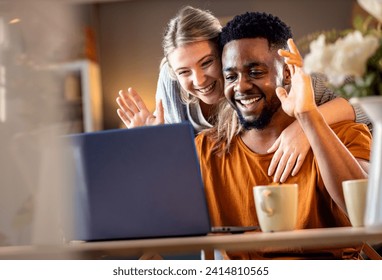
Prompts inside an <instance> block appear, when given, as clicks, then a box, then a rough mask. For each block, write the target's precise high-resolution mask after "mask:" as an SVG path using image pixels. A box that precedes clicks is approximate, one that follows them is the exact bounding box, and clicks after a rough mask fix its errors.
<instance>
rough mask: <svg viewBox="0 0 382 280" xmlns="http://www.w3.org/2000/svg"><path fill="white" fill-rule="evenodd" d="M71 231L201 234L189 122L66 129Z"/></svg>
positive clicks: (92, 235) (201, 201) (201, 205)
mask: <svg viewBox="0 0 382 280" xmlns="http://www.w3.org/2000/svg"><path fill="white" fill-rule="evenodd" d="M67 138H68V139H69V140H70V151H71V152H70V153H71V154H72V155H73V159H74V163H75V164H74V165H73V167H74V168H75V171H76V172H75V174H76V178H75V179H76V180H75V188H74V189H75V191H74V198H73V199H74V201H75V203H74V211H75V227H74V236H73V238H72V239H80V240H87V241H90V240H112V239H135V238H149V237H169V236H191V235H204V234H207V233H208V232H209V231H210V222H209V216H208V209H207V203H206V198H205V193H204V187H203V184H202V180H201V175H200V169H199V163H198V159H197V154H196V151H195V145H194V133H193V129H192V126H191V125H190V124H189V123H181V124H169V125H159V126H146V127H139V128H134V129H118V130H105V131H100V132H92V133H82V134H76V135H70V136H69V137H67Z"/></svg>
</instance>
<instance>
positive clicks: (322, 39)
mask: <svg viewBox="0 0 382 280" xmlns="http://www.w3.org/2000/svg"><path fill="white" fill-rule="evenodd" d="M358 4H359V5H360V6H361V7H362V8H363V9H364V10H365V11H367V12H368V13H369V14H370V15H371V16H373V17H374V18H375V19H377V21H378V23H377V25H374V26H373V25H372V24H371V22H372V20H373V17H371V16H369V17H368V18H366V19H363V18H361V17H356V18H355V20H354V29H351V30H344V31H342V32H335V31H331V32H326V33H321V34H318V38H316V39H315V40H313V41H311V42H310V53H308V54H307V55H306V56H305V58H304V69H305V70H306V72H307V73H312V72H320V73H324V74H325V75H326V76H327V77H328V81H329V84H330V86H331V87H332V88H333V89H334V90H335V91H336V92H337V93H338V94H340V95H341V96H344V97H346V98H351V97H363V96H370V95H382V31H381V24H382V0H358ZM316 37H317V36H316ZM333 37H336V38H335V40H333ZM327 41H328V42H327ZM333 41H334V42H333Z"/></svg>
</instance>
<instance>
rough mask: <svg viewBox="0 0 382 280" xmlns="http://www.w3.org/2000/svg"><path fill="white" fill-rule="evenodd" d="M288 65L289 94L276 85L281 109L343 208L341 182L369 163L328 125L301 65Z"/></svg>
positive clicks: (362, 171)
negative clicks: (298, 128)
mask: <svg viewBox="0 0 382 280" xmlns="http://www.w3.org/2000/svg"><path fill="white" fill-rule="evenodd" d="M288 44H289V47H290V50H291V51H292V52H293V51H298V50H297V48H296V46H295V45H294V43H293V41H291V40H290V41H288ZM279 53H280V54H281V55H282V53H281V52H279ZM288 67H289V70H290V73H291V75H292V87H291V89H290V91H289V93H288V92H286V90H285V89H284V88H277V89H276V92H277V95H278V97H279V98H280V100H281V103H282V107H283V110H284V111H285V112H286V113H287V114H288V115H290V116H294V117H295V118H296V119H297V120H298V122H299V123H300V125H301V127H302V129H303V130H304V133H305V135H306V137H307V138H308V141H309V143H310V145H311V148H312V150H313V153H314V155H315V158H316V160H317V163H318V166H319V169H320V173H321V176H322V179H323V182H324V184H325V186H326V189H327V191H328V193H329V194H330V196H331V197H332V198H333V200H334V201H335V202H336V203H337V204H338V205H339V206H340V207H341V208H342V209H343V210H345V209H346V208H345V202H344V197H343V193H342V181H345V180H350V179H360V178H366V177H367V173H368V163H367V162H365V161H358V160H357V159H356V158H355V157H354V156H353V155H352V154H351V153H350V151H349V150H348V149H347V148H346V147H345V145H344V144H343V143H342V142H341V141H340V139H339V138H338V137H337V135H336V134H335V133H334V132H333V130H332V129H331V128H330V127H329V125H328V124H327V122H326V121H325V119H324V118H323V116H322V114H321V113H320V112H319V110H318V108H317V105H316V103H315V102H314V94H313V88H312V83H311V78H310V76H309V75H307V74H305V73H304V72H303V70H302V68H301V67H297V66H294V65H288Z"/></svg>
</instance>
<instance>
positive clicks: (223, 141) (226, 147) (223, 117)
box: [206, 98, 243, 154]
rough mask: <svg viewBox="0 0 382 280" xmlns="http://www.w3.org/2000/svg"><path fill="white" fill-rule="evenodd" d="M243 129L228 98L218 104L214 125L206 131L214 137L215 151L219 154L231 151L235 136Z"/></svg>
mask: <svg viewBox="0 0 382 280" xmlns="http://www.w3.org/2000/svg"><path fill="white" fill-rule="evenodd" d="M242 131H243V127H242V125H241V124H240V122H239V118H238V116H237V113H236V111H235V110H234V109H233V108H232V106H231V105H230V104H229V103H228V101H227V99H225V98H224V99H222V100H221V101H220V103H219V105H218V115H217V117H216V123H215V125H214V127H212V128H210V129H209V130H207V131H206V133H207V134H208V135H209V136H210V137H211V138H212V139H213V142H214V147H213V151H214V152H215V153H217V154H223V153H229V151H230V147H231V142H232V140H233V138H234V137H236V136H237V135H239V134H240V132H242Z"/></svg>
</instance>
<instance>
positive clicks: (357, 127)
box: [330, 121, 371, 136]
mask: <svg viewBox="0 0 382 280" xmlns="http://www.w3.org/2000/svg"><path fill="white" fill-rule="evenodd" d="M330 127H331V128H332V130H333V131H334V132H335V133H336V134H337V135H338V134H350V133H353V132H358V133H363V134H366V135H370V136H371V133H370V130H369V128H368V127H367V125H365V124H363V123H356V122H354V121H342V122H338V123H334V124H331V125H330Z"/></svg>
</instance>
